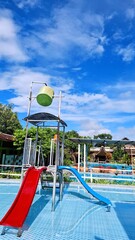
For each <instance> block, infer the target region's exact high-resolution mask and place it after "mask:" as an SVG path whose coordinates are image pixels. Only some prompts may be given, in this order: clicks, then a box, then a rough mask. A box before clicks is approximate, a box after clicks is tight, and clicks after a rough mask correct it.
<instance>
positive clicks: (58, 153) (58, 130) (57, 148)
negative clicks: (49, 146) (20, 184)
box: [52, 92, 62, 211]
mask: <svg viewBox="0 0 135 240" xmlns="http://www.w3.org/2000/svg"><path fill="white" fill-rule="evenodd" d="M61 98H62V95H61V92H60V95H59V106H58V118H59V119H58V126H57V140H56V159H55V170H54V177H53V194H52V211H54V210H55V197H56V180H57V166H59V164H60V146H59V132H60V109H61Z"/></svg>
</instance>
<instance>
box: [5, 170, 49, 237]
mask: <svg viewBox="0 0 135 240" xmlns="http://www.w3.org/2000/svg"><path fill="white" fill-rule="evenodd" d="M45 169H46V167H42V168H38V169H36V168H35V167H30V168H29V169H28V170H27V172H26V174H25V177H24V179H23V182H22V184H21V187H20V189H19V192H18V194H17V196H16V198H15V200H14V202H13V203H12V205H11V207H10V208H9V210H8V211H7V213H6V214H5V216H4V217H3V218H2V220H1V221H0V225H3V226H6V227H15V228H21V227H22V225H23V223H24V221H25V219H26V217H27V214H28V212H29V209H30V206H31V204H32V201H33V198H34V195H35V192H36V189H37V185H38V181H39V177H40V174H41V172H42V171H43V170H45ZM3 234H4V233H3Z"/></svg>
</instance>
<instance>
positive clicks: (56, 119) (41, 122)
mask: <svg viewBox="0 0 135 240" xmlns="http://www.w3.org/2000/svg"><path fill="white" fill-rule="evenodd" d="M33 84H45V85H47V84H46V83H41V82H32V84H31V87H30V92H29V104H28V116H27V117H26V118H24V120H25V121H26V136H25V143H24V152H25V147H26V139H27V135H28V125H29V123H31V124H33V125H34V126H37V129H38V127H48V128H49V127H56V128H57V136H58V138H57V141H56V158H55V166H54V168H53V193H52V211H54V210H55V195H56V179H57V174H59V176H60V177H59V185H60V200H61V199H62V191H63V173H62V171H61V172H60V173H59V172H58V171H57V167H58V166H59V165H60V164H63V157H64V138H65V127H66V126H67V124H66V123H65V122H64V121H63V120H61V119H60V111H61V99H62V93H61V91H60V93H59V96H54V97H57V98H59V103H58V116H55V115H52V114H50V113H45V112H43V113H36V114H33V115H30V111H31V103H32V99H33V96H32V85H33ZM40 117H41V119H40ZM49 121H50V122H51V126H48V125H45V124H46V123H48V122H49ZM52 123H56V124H55V125H54V124H52ZM60 128H62V130H63V137H62V153H61V159H60V142H59V131H60ZM37 140H38V134H37V136H36V142H37ZM23 163H24V155H23ZM23 165H24V164H22V174H21V179H22V178H23V169H24V166H23Z"/></svg>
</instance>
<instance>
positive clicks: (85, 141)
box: [70, 138, 135, 146]
mask: <svg viewBox="0 0 135 240" xmlns="http://www.w3.org/2000/svg"><path fill="white" fill-rule="evenodd" d="M70 140H71V141H72V142H75V143H78V144H92V145H94V146H98V145H99V144H100V146H106V145H135V141H134V140H109V139H90V138H70Z"/></svg>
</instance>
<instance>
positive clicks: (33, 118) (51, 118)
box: [24, 112, 67, 127]
mask: <svg viewBox="0 0 135 240" xmlns="http://www.w3.org/2000/svg"><path fill="white" fill-rule="evenodd" d="M24 120H25V121H28V122H29V123H31V124H33V125H35V126H40V127H47V125H46V124H47V123H51V124H52V126H55V125H56V123H58V122H59V123H60V126H62V127H66V126H67V124H66V123H65V122H64V121H63V120H61V119H60V118H59V117H57V116H55V115H53V114H51V113H46V112H40V113H35V114H32V115H29V116H27V117H25V118H24Z"/></svg>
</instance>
